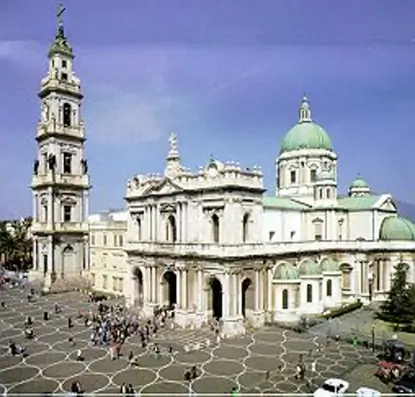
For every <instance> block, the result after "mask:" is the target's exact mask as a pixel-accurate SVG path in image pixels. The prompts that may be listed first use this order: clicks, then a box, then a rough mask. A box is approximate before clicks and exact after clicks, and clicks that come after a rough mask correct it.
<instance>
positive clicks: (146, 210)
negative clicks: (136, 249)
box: [143, 206, 151, 241]
mask: <svg viewBox="0 0 415 397" xmlns="http://www.w3.org/2000/svg"><path fill="white" fill-rule="evenodd" d="M150 225H151V221H150V207H149V206H146V207H145V208H144V225H143V226H144V230H145V232H144V233H143V234H144V236H143V237H144V239H143V240H146V241H150Z"/></svg>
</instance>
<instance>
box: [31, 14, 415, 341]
mask: <svg viewBox="0 0 415 397" xmlns="http://www.w3.org/2000/svg"><path fill="white" fill-rule="evenodd" d="M73 60H74V55H73V51H72V47H71V46H70V45H69V43H68V41H67V39H66V37H65V34H64V30H63V24H62V21H59V26H58V33H57V35H56V38H55V41H54V43H53V45H52V47H51V49H50V51H49V61H48V63H49V70H48V72H47V76H46V77H45V78H44V79H43V80H42V84H41V91H40V94H39V97H40V100H41V107H42V109H43V111H42V113H41V114H42V117H41V119H40V120H39V124H38V127H37V135H36V142H37V149H38V156H37V160H36V162H35V166H34V173H33V183H32V189H33V219H34V224H33V230H32V233H33V241H34V248H33V250H34V251H33V252H34V254H33V258H34V270H33V271H32V273H31V278H32V279H41V280H43V282H44V284H45V285H46V286H47V287H51V286H52V285H53V283H54V282H56V280H57V279H65V278H70V277H74V276H75V275H76V276H81V277H83V278H85V279H88V280H89V282H90V283H91V285H92V286H93V287H94V288H95V289H97V290H100V291H107V292H111V291H112V292H116V293H117V294H119V295H123V296H125V298H126V301H127V304H128V305H129V306H131V307H138V308H139V309H140V310H142V312H143V313H145V314H148V315H150V314H151V313H153V311H154V310H155V309H156V308H157V307H160V306H161V305H170V306H172V307H174V308H175V320H176V322H177V323H178V324H179V325H181V326H183V327H186V326H194V327H200V326H202V325H203V324H204V323H206V322H207V321H209V320H210V319H211V318H213V317H214V318H218V319H221V324H222V329H223V332H224V333H225V334H227V335H237V334H241V333H243V332H244V330H245V326H246V324H247V323H249V324H251V325H252V326H254V327H260V326H262V325H263V324H264V323H265V322H267V323H269V322H295V321H298V319H299V318H300V317H301V316H304V315H316V314H320V313H322V312H324V311H326V310H329V309H331V308H336V307H339V306H341V305H344V304H346V303H351V302H355V301H357V300H360V301H362V302H370V301H371V300H374V301H380V300H383V299H385V296H386V293H387V291H388V290H389V288H390V285H391V278H392V276H393V272H394V267H395V266H396V265H397V264H398V263H405V264H406V265H407V269H408V278H409V279H410V280H412V281H415V270H414V269H415V266H414V259H415V255H414V252H415V225H414V224H412V223H411V222H410V221H409V220H407V219H404V218H401V217H399V215H398V208H397V207H396V204H395V202H394V200H393V198H392V197H391V195H389V194H374V193H372V192H371V189H370V186H369V185H368V183H367V182H366V181H365V180H364V179H363V178H361V177H360V176H359V177H357V178H356V179H355V180H354V181H352V182H351V184H350V187H349V189H348V192H347V194H346V195H341V194H340V193H339V192H338V180H337V175H338V167H339V166H340V165H341V164H340V162H339V161H338V157H337V154H336V152H335V150H334V147H333V145H332V141H331V139H330V136H329V134H328V133H327V132H326V131H325V130H324V128H323V127H322V126H320V125H319V124H317V123H315V122H314V119H313V117H312V112H311V108H310V103H309V101H308V99H307V98H305V97H304V98H303V99H302V101H301V103H300V105H299V109H298V115H297V118H296V117H295V113H296V112H295V109H293V126H292V128H291V129H289V130H288V132H287V133H286V134H285V136H284V138H283V139H282V141H281V142H280V149H279V152H278V153H276V161H275V165H272V164H264V166H265V167H275V182H276V190H275V192H269V191H266V189H265V188H264V185H263V175H262V170H261V168H260V167H258V166H253V167H249V168H248V167H242V166H241V165H239V164H238V163H235V162H226V161H220V160H219V159H215V158H211V159H210V161H209V162H208V164H205V165H204V166H202V167H200V168H199V170H197V171H195V172H192V171H191V170H190V169H188V168H187V167H186V166H185V164H183V162H182V160H181V154H180V147H179V140H178V136H176V135H175V134H173V133H172V134H171V135H170V139H169V148H168V153H167V157H166V160H165V169H164V173H163V174H162V175H159V174H152V175H143V174H140V173H138V174H137V175H135V176H133V177H132V178H131V179H130V180H129V181H128V184H127V186H126V194H125V209H123V210H122V211H118V212H108V213H106V214H93V215H91V214H89V212H88V195H89V188H90V185H89V177H88V175H89V171H88V166H87V160H86V159H85V158H84V145H85V130H84V123H83V119H82V113H81V101H82V99H83V96H82V93H81V84H80V80H79V79H78V77H76V76H75V73H74V65H73ZM287 129H288V128H287ZM138 150H139V148H138ZM137 171H139V170H137ZM123 178H124V176H123V175H120V183H121V181H122V180H123ZM121 199H122V198H121V197H120V201H121ZM109 236H112V237H113V238H111V237H109ZM111 279H112V287H111V286H110V280H111Z"/></svg>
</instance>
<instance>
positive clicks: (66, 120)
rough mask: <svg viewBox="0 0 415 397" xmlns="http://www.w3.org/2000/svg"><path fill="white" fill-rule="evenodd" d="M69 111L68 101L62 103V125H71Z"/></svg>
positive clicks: (70, 109) (70, 110)
mask: <svg viewBox="0 0 415 397" xmlns="http://www.w3.org/2000/svg"><path fill="white" fill-rule="evenodd" d="M71 112H72V108H71V105H70V104H69V103H64V104H63V126H64V127H70V126H71Z"/></svg>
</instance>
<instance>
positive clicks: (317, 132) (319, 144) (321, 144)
mask: <svg viewBox="0 0 415 397" xmlns="http://www.w3.org/2000/svg"><path fill="white" fill-rule="evenodd" d="M299 149H326V150H330V151H331V150H333V145H332V143H331V139H330V137H329V136H328V134H327V132H326V131H325V130H324V129H323V128H322V127H320V126H319V125H318V124H315V123H313V121H312V119H311V109H310V106H309V104H308V101H307V98H305V97H304V98H303V101H302V103H301V107H300V118H299V121H298V123H297V124H296V125H295V126H294V127H293V128H291V130H290V131H289V132H288V133H287V135H285V137H284V139H283V140H282V143H281V148H280V153H284V152H290V151H293V150H299Z"/></svg>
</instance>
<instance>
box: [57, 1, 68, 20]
mask: <svg viewBox="0 0 415 397" xmlns="http://www.w3.org/2000/svg"><path fill="white" fill-rule="evenodd" d="M65 10H66V8H65V7H64V6H63V4H62V3H59V5H58V13H57V14H56V16H57V18H58V23H59V26H62V25H63V17H62V15H63V13H64V12H65Z"/></svg>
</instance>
